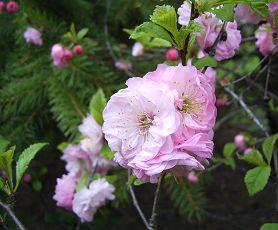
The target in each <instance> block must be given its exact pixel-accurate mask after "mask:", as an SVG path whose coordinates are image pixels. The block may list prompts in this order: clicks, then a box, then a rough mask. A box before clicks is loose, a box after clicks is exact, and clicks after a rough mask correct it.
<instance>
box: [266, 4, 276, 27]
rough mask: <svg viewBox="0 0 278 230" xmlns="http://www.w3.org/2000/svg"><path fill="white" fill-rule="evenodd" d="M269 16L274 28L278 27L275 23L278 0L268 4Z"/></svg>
mask: <svg viewBox="0 0 278 230" xmlns="http://www.w3.org/2000/svg"><path fill="white" fill-rule="evenodd" d="M268 11H269V18H268V21H269V23H270V24H271V26H272V28H275V27H277V26H278V25H276V24H275V15H276V14H277V13H278V2H272V3H269V4H268Z"/></svg>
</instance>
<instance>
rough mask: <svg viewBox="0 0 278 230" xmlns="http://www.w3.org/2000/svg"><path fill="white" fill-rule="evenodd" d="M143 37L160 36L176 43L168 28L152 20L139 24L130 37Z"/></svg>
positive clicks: (159, 37)
mask: <svg viewBox="0 0 278 230" xmlns="http://www.w3.org/2000/svg"><path fill="white" fill-rule="evenodd" d="M142 37H145V38H146V37H147V38H158V39H162V40H165V41H168V42H170V43H171V44H172V43H174V41H173V39H172V38H171V36H170V34H169V33H168V32H167V30H165V29H164V28H162V27H161V26H159V25H156V24H155V23H152V22H145V23H143V24H142V25H140V26H137V27H136V28H135V30H134V31H133V32H132V34H131V35H130V38H132V39H136V40H137V39H138V38H142Z"/></svg>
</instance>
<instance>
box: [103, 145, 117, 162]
mask: <svg viewBox="0 0 278 230" xmlns="http://www.w3.org/2000/svg"><path fill="white" fill-rule="evenodd" d="M100 156H101V157H104V158H107V159H109V160H112V159H113V157H114V152H113V151H111V149H110V148H109V146H108V144H105V145H104V146H103V148H102V150H101V151H100Z"/></svg>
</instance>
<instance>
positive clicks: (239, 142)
mask: <svg viewBox="0 0 278 230" xmlns="http://www.w3.org/2000/svg"><path fill="white" fill-rule="evenodd" d="M234 142H235V145H236V147H237V148H238V149H240V150H244V149H245V148H246V144H245V137H244V136H243V135H241V134H238V135H236V136H235V139H234Z"/></svg>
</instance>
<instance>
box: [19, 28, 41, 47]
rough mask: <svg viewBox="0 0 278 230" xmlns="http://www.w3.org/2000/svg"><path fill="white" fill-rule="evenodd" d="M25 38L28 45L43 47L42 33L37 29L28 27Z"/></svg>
mask: <svg viewBox="0 0 278 230" xmlns="http://www.w3.org/2000/svg"><path fill="white" fill-rule="evenodd" d="M23 36H24V38H25V40H26V42H27V43H31V44H34V45H36V46H41V45H42V38H41V33H40V31H38V30H37V29H35V28H32V27H28V28H27V29H26V30H25V32H24V35H23Z"/></svg>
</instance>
